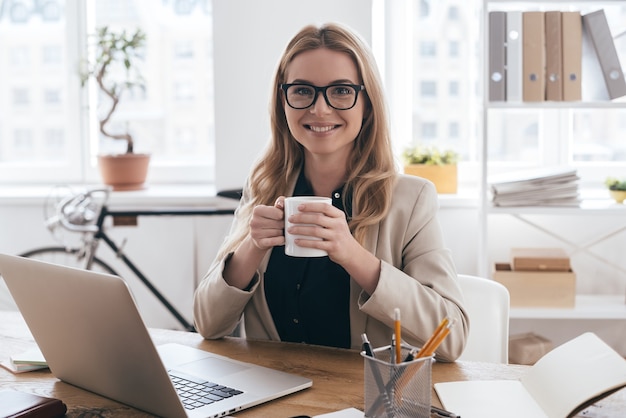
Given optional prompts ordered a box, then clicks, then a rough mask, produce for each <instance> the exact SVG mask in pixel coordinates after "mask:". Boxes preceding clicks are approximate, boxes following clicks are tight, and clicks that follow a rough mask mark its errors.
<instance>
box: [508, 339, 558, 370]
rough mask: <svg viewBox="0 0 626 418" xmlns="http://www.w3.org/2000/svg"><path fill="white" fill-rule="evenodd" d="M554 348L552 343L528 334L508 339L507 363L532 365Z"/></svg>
mask: <svg viewBox="0 0 626 418" xmlns="http://www.w3.org/2000/svg"><path fill="white" fill-rule="evenodd" d="M553 348H554V346H553V344H552V341H550V340H548V339H547V338H545V337H542V336H541V335H537V334H534V333H532V332H528V333H525V334H516V335H511V337H509V363H511V364H526V365H533V364H535V363H536V362H537V360H539V359H540V358H541V357H543V356H544V355H546V354H548V352H549V351H550V350H552V349H553Z"/></svg>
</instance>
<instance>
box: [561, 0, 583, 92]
mask: <svg viewBox="0 0 626 418" xmlns="http://www.w3.org/2000/svg"><path fill="white" fill-rule="evenodd" d="M561 28H562V31H563V33H562V37H561V42H562V48H561V50H562V52H563V100H564V101H568V102H569V101H578V100H581V99H582V90H581V86H582V78H581V76H582V18H581V16H580V12H561Z"/></svg>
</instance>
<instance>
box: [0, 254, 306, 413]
mask: <svg viewBox="0 0 626 418" xmlns="http://www.w3.org/2000/svg"><path fill="white" fill-rule="evenodd" d="M0 275H1V276H2V277H3V278H4V280H5V282H6V284H7V286H8V288H9V291H10V292H11V294H12V296H13V298H14V299H15V302H16V304H17V306H18V308H19V309H20V311H21V313H22V315H23V316H24V319H25V320H26V323H27V324H28V327H29V328H30V330H31V332H32V334H33V336H34V338H35V341H36V342H37V344H38V345H39V348H40V349H41V352H42V353H43V355H44V357H45V359H46V361H47V363H48V365H49V366H50V370H51V371H52V373H53V374H54V375H55V376H56V377H58V378H59V379H61V380H63V381H65V382H67V383H71V384H73V385H75V386H79V387H81V388H83V389H86V390H89V391H92V392H95V393H97V394H99V395H102V396H105V397H108V398H111V399H114V400H116V401H119V402H122V403H125V404H128V405H131V406H133V407H136V408H138V409H142V410H144V411H147V412H150V413H153V414H156V415H159V416H165V417H184V416H190V417H218V416H223V415H226V414H227V413H233V412H235V411H238V410H241V409H244V408H249V407H251V406H254V405H257V404H260V403H263V402H266V401H269V400H272V399H275V398H278V397H281V396H284V395H287V394H289V393H293V392H296V391H299V390H302V389H305V388H307V387H310V386H311V384H312V382H311V380H310V379H307V378H304V377H300V376H296V375H293V374H289V373H284V372H281V371H277V370H272V369H268V368H265V367H261V366H257V365H253V364H249V363H244V362H240V361H236V360H232V359H229V358H227V357H223V356H218V355H216V354H212V353H209V352H206V351H203V350H198V349H195V348H191V347H187V346H183V345H179V344H166V345H163V346H160V347H159V348H158V350H157V348H156V347H155V346H154V344H153V342H152V339H151V338H150V335H149V333H148V330H147V328H146V326H145V324H144V322H143V320H142V319H141V317H140V315H139V312H138V310H137V307H136V305H135V302H134V300H133V298H132V296H131V293H130V291H129V289H128V286H127V285H126V283H125V282H124V281H123V280H122V279H120V278H119V277H117V276H112V275H107V274H101V273H95V272H91V271H86V270H79V269H74V268H69V267H63V266H59V265H54V264H50V263H44V262H41V261H36V260H32V259H27V258H22V257H15V256H10V255H4V254H0ZM172 376H173V377H172ZM172 379H173V380H172ZM185 381H191V383H192V385H193V386H194V388H195V389H202V390H205V389H206V391H207V393H206V394H202V395H201V396H195V397H194V398H193V399H190V397H189V396H186V395H180V394H179V393H177V389H183V387H184V386H185Z"/></svg>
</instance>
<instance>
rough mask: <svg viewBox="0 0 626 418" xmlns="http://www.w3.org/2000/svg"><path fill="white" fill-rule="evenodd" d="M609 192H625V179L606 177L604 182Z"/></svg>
mask: <svg viewBox="0 0 626 418" xmlns="http://www.w3.org/2000/svg"><path fill="white" fill-rule="evenodd" d="M604 184H605V185H606V187H608V188H609V190H619V191H626V179H622V180H620V179H618V178H617V177H607V178H606V180H605V181H604Z"/></svg>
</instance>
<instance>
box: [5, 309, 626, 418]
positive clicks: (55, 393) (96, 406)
mask: <svg viewBox="0 0 626 418" xmlns="http://www.w3.org/2000/svg"><path fill="white" fill-rule="evenodd" d="M151 333H152V336H153V338H154V341H155V343H156V344H157V345H158V344H163V343H167V342H177V343H180V344H186V345H189V346H191V347H197V348H200V349H204V350H208V351H212V352H215V353H217V354H221V355H225V356H229V357H232V358H235V359H237V360H242V361H247V362H251V363H256V364H260V365H262V366H266V367H271V368H274V369H279V370H284V371H287V372H292V373H296V374H300V375H302V376H306V377H309V378H311V379H312V380H313V387H311V388H308V389H305V390H304V391H301V392H298V393H295V394H292V395H289V396H286V397H284V398H281V399H278V400H275V401H272V402H269V403H266V404H263V405H259V406H256V407H254V408H251V409H248V410H245V411H241V412H239V413H237V414H236V416H237V417H273V418H281V417H283V418H287V417H292V416H296V415H301V414H307V415H311V416H314V415H318V414H322V413H326V412H332V411H338V410H341V409H344V408H348V407H355V408H358V409H361V410H362V409H363V359H362V358H361V356H360V355H359V353H358V352H357V351H352V350H343V349H333V348H326V347H315V346H306V345H302V344H288V343H273V342H266V341H247V340H244V339H240V338H225V339H222V340H217V341H207V340H204V339H203V338H202V337H201V336H199V335H198V334H195V333H189V332H183V331H170V330H151ZM68 343H70V342H68ZM34 346H35V343H34V340H33V338H32V336H31V334H30V332H29V331H28V328H27V327H26V324H25V323H24V321H23V319H22V317H21V316H20V315H19V313H17V312H0V359H5V358H8V357H9V356H10V355H11V354H15V353H18V352H20V351H23V350H26V349H28V348H32V347H34ZM526 367H527V366H518V365H517V366H516V365H502V364H491V363H476V362H456V363H435V364H434V365H433V374H432V380H433V383H436V382H445V381H453V380H479V379H516V378H518V377H519V376H520V375H521V374H522V373H523V371H524V370H525V369H526ZM8 388H12V389H17V390H22V391H24V392H31V393H36V394H39V395H43V396H52V397H55V398H59V399H62V400H63V402H65V403H66V404H67V406H68V409H69V411H68V415H67V416H68V417H79V416H81V417H82V416H98V417H118V416H124V417H146V416H149V415H147V414H145V413H143V412H141V411H138V410H135V409H133V408H131V407H129V406H126V405H123V404H120V403H118V402H115V401H112V400H109V399H106V398H103V397H101V396H98V395H95V394H93V393H90V392H87V391H85V390H82V389H79V388H77V387H75V386H72V385H69V384H67V383H64V382H61V381H60V380H58V379H57V378H55V377H54V376H53V375H52V374H51V373H50V372H49V371H48V370H47V369H46V370H45V371H35V372H28V373H22V374H18V375H14V374H12V373H11V372H9V371H8V370H6V369H4V368H2V367H0V389H8ZM432 400H433V404H434V405H437V406H441V404H440V403H439V400H438V398H437V396H436V395H435V393H434V391H433V398H432ZM625 411H626V390H624V389H623V390H620V391H618V392H616V393H614V394H612V395H611V396H609V397H607V398H605V399H603V400H602V401H600V402H598V403H597V404H595V405H592V406H591V407H589V408H587V409H586V410H585V411H583V412H581V413H580V414H578V415H576V416H577V417H585V418H600V417H602V418H609V417H611V418H613V417H623V416H624V414H625Z"/></svg>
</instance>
